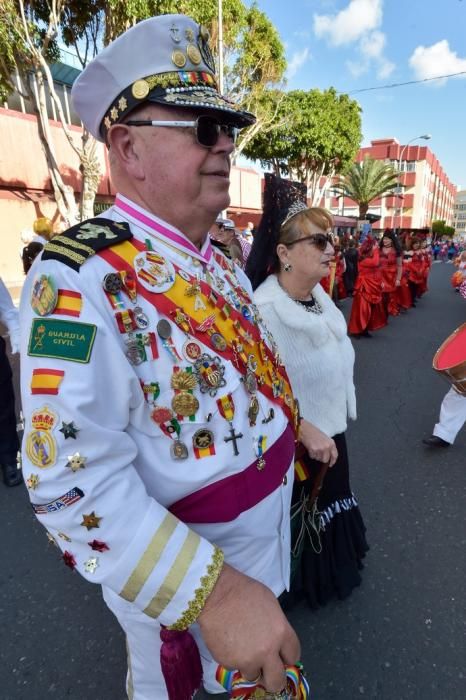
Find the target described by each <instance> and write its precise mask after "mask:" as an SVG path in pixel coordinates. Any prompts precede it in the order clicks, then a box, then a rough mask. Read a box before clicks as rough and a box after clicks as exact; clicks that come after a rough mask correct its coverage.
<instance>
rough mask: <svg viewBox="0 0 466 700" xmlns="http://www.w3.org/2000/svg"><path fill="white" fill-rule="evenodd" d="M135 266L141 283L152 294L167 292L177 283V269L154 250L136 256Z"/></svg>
mask: <svg viewBox="0 0 466 700" xmlns="http://www.w3.org/2000/svg"><path fill="white" fill-rule="evenodd" d="M134 266H135V269H136V274H137V276H138V280H139V282H140V283H141V284H142V286H143V287H145V288H146V289H148V290H149V291H150V292H156V293H160V292H166V291H167V290H169V289H170V288H171V287H173V285H174V283H175V268H174V267H173V265H172V264H171V262H170V261H169V260H165V258H163V257H162V256H161V255H159V254H158V253H155V252H154V251H152V250H146V251H143V252H142V253H139V254H138V255H136V257H135V258H134Z"/></svg>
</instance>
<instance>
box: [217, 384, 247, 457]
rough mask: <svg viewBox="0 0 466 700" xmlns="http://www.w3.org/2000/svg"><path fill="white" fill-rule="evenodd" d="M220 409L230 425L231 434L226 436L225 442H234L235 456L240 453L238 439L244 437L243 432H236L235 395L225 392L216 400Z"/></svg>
mask: <svg viewBox="0 0 466 700" xmlns="http://www.w3.org/2000/svg"><path fill="white" fill-rule="evenodd" d="M216 403H217V407H218V411H219V413H220V415H221V416H222V418H225V420H226V421H227V422H228V424H229V426H230V436H229V437H224V438H223V440H224V442H231V443H232V444H233V454H234V455H235V457H237V456H238V455H239V451H238V442H237V441H238V440H239V438H242V437H243V433H236V432H235V429H234V427H233V418H234V417H235V402H234V401H233V396H232V395H231V394H225V396H221V397H220V398H219V399H217V401H216Z"/></svg>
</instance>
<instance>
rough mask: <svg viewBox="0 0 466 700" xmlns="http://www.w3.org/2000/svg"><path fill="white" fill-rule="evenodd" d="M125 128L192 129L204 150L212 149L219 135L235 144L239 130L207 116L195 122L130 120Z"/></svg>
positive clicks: (202, 116)
mask: <svg viewBox="0 0 466 700" xmlns="http://www.w3.org/2000/svg"><path fill="white" fill-rule="evenodd" d="M125 124H126V125H127V126H167V127H177V128H180V129H182V128H189V129H194V131H195V134H196V139H197V142H198V144H199V145H200V146H204V148H213V147H214V146H215V145H216V144H217V142H218V139H219V137H220V134H221V133H223V134H226V136H228V138H229V139H231V140H232V141H233V143H236V139H237V137H238V131H239V129H238V128H237V127H236V126H233V124H222V123H220V122H219V121H217V119H214V118H213V117H209V116H207V115H201V116H200V117H198V118H197V119H196V120H195V121H190V122H185V121H160V120H154V121H151V120H150V119H132V120H129V121H127V122H125Z"/></svg>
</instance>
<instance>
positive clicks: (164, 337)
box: [157, 318, 181, 362]
mask: <svg viewBox="0 0 466 700" xmlns="http://www.w3.org/2000/svg"><path fill="white" fill-rule="evenodd" d="M157 333H158V336H159V338H160V339H161V341H162V345H163V347H164V348H165V350H166V351H167V352H168V354H169V355H170V357H171V358H172V360H175V362H176V361H177V360H181V357H180V356H179V354H178V351H177V349H176V347H175V344H174V343H173V340H172V338H171V335H172V327H171V325H170V322H169V321H167V320H166V319H165V318H161V319H160V321H159V322H158V323H157Z"/></svg>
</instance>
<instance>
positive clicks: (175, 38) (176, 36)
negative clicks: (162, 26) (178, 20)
mask: <svg viewBox="0 0 466 700" xmlns="http://www.w3.org/2000/svg"><path fill="white" fill-rule="evenodd" d="M170 34H171V35H172V40H173V41H174V42H175V44H179V43H180V41H181V37H180V30H179V28H178V27H177V26H176V24H175V23H173V24H172V26H171V27H170Z"/></svg>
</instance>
